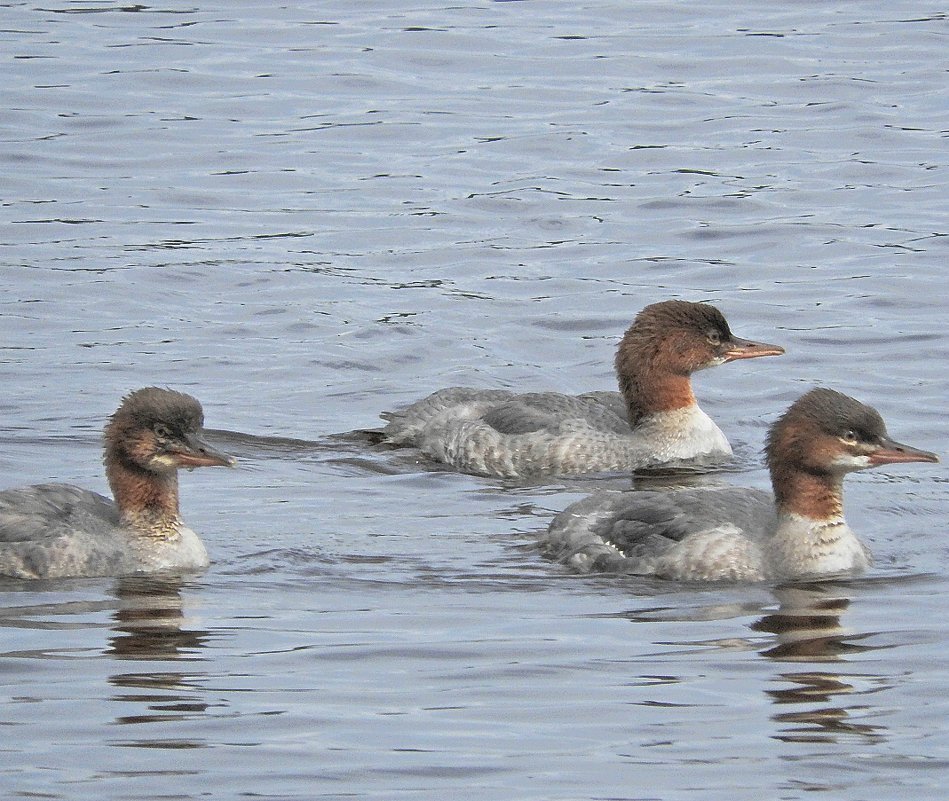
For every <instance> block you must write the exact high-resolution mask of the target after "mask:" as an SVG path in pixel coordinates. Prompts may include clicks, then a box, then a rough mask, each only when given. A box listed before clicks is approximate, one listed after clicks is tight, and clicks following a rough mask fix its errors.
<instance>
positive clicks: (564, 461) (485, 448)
mask: <svg viewBox="0 0 949 801" xmlns="http://www.w3.org/2000/svg"><path fill="white" fill-rule="evenodd" d="M782 353H784V348H782V347H779V346H778V345H768V344H764V343H757V342H751V341H750V340H747V339H740V338H739V337H736V336H734V335H733V334H732V332H731V330H730V329H729V327H728V323H727V321H726V320H725V317H724V316H723V315H722V313H721V312H720V311H718V309H716V308H715V307H714V306H710V305H708V304H707V303H692V302H689V301H684V300H667V301H663V302H661V303H654V304H652V305H650V306H646V307H645V308H644V309H643V310H642V311H641V312H640V313H639V314H638V315H637V316H636V319H635V320H634V321H633V323H632V325H631V326H630V327H629V329H628V330H627V331H626V333H625V335H624V336H623V339H622V341H621V342H620V344H619V347H618V349H617V352H616V361H615V365H616V374H617V377H618V379H619V387H620V391H619V392H588V393H585V394H583V395H562V394H560V393H556V392H532V393H527V394H520V395H519V394H515V393H513V392H508V391H506V390H479V389H469V388H467V387H451V388H449V389H443V390H440V391H438V392H435V393H434V394H432V395H430V396H429V397H427V398H424V399H423V400H420V401H418V402H416V403H414V404H412V405H411V406H409V407H407V408H405V409H403V410H401V411H398V412H388V413H384V414H383V415H382V417H383V419H386V420H388V421H389V423H388V425H387V426H386V427H385V429H384V430H383V432H382V439H383V441H384V442H388V443H389V444H392V445H401V446H414V447H417V448H419V449H420V450H421V451H422V452H423V453H424V454H426V455H427V456H430V457H432V458H434V459H436V460H438V461H440V462H444V463H445V464H449V465H451V466H452V467H455V468H456V469H458V470H460V471H462V472H464V473H474V474H476V475H486V476H506V477H529V476H539V475H579V474H582V473H592V472H601V471H616V470H622V471H626V470H637V469H645V468H657V467H681V466H692V467H700V466H711V465H716V464H720V463H721V462H723V461H724V460H726V459H728V458H729V457H730V456H731V455H732V449H731V446H730V445H729V444H728V440H727V439H726V438H725V435H724V434H723V433H722V432H721V430H720V429H719V427H718V426H717V425H715V423H714V422H712V420H711V418H710V417H709V416H708V415H707V414H705V412H703V411H702V410H701V409H700V408H699V406H698V404H697V403H696V400H695V395H694V394H693V392H692V382H691V375H692V373H694V372H695V371H696V370H702V369H705V368H706V367H714V366H716V365H719V364H725V363H727V362H732V361H737V360H739V359H754V358H757V357H759V356H778V355H780V354H782Z"/></svg>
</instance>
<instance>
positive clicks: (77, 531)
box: [0, 387, 235, 579]
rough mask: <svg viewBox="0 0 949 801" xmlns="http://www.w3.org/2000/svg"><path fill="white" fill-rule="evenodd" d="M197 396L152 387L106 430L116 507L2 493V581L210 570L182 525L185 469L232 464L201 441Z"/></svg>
mask: <svg viewBox="0 0 949 801" xmlns="http://www.w3.org/2000/svg"><path fill="white" fill-rule="evenodd" d="M203 425H204V412H203V410H202V408H201V404H200V403H199V402H198V401H197V400H196V399H195V398H193V397H191V396H190V395H187V394H185V393H183V392H176V391H174V390H171V389H164V388H160V387H145V388H143V389H138V390H135V391H134V392H131V393H129V394H128V395H126V396H125V397H124V398H123V399H122V402H121V405H120V406H119V407H118V409H117V410H116V412H115V413H114V414H113V415H112V416H111V418H110V419H109V422H108V424H107V425H106V427H105V434H104V453H103V461H104V463H105V473H106V477H107V479H108V482H109V486H110V487H111V489H112V494H113V496H114V498H115V500H114V501H113V500H110V499H109V498H106V497H105V496H103V495H100V494H98V493H96V492H91V491H89V490H85V489H81V488H79V487H75V486H72V485H69V484H52V483H49V484H35V485H32V486H28V487H19V488H15V489H7V490H4V491H2V492H0V575H2V576H10V577H13V578H19V579H51V578H64V577H71V576H124V575H131V574H138V573H155V572H159V571H175V572H192V571H199V570H203V569H204V568H206V567H207V566H208V565H209V559H208V552H207V550H206V548H205V546H204V544H203V543H202V542H201V539H200V538H199V537H198V535H197V534H195V532H194V531H192V530H191V529H190V528H188V527H187V526H186V525H185V524H184V522H183V521H182V519H181V514H180V512H179V508H178V470H179V469H181V468H184V469H187V470H191V469H192V468H195V467H213V466H222V467H231V466H233V465H234V464H235V460H234V459H233V458H232V457H230V456H228V455H227V454H224V453H221V452H219V451H217V450H215V449H214V448H212V447H211V446H210V445H208V444H207V443H206V442H205V441H204V440H203V439H202V428H203Z"/></svg>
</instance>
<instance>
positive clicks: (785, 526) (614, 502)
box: [541, 388, 939, 582]
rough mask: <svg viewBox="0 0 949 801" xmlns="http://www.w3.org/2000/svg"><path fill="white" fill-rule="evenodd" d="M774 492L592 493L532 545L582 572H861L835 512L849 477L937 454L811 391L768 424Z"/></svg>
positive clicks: (817, 575)
mask: <svg viewBox="0 0 949 801" xmlns="http://www.w3.org/2000/svg"><path fill="white" fill-rule="evenodd" d="M765 453H766V457H767V464H768V469H769V472H770V476H771V485H772V488H773V494H771V493H768V492H765V491H763V490H760V489H753V488H743V487H733V486H727V485H718V486H699V487H688V488H683V489H677V490H670V491H659V490H635V489H634V490H626V491H619V492H608V491H601V492H598V493H594V494H593V495H590V496H589V497H587V498H584V499H582V500H580V501H577V502H576V503H573V504H571V505H570V506H568V507H567V508H566V509H565V510H564V511H563V512H561V513H560V514H558V515H557V516H556V517H554V519H553V521H552V522H551V524H550V526H549V528H548V530H547V533H546V535H545V536H544V537H543V538H542V540H541V548H542V550H544V551H545V552H546V553H547V555H548V556H550V557H551V558H553V559H556V560H558V561H560V562H562V563H565V564H567V565H569V566H570V567H572V568H574V569H575V570H578V571H581V572H594V571H596V572H601V571H602V572H620V573H629V574H637V575H643V576H655V577H658V578H661V579H668V580H672V581H693V582H694V581H703V582H712V581H731V582H759V581H777V582H782V581H802V580H808V581H809V580H820V579H828V578H835V577H849V576H854V575H859V574H860V573H862V572H864V571H865V570H867V568H869V567H870V566H871V564H872V556H871V554H870V550H869V548H868V547H867V546H866V544H865V543H863V542H862V541H861V540H860V539H859V538H858V537H857V535H856V534H855V533H854V532H853V530H851V528H850V527H849V526H848V525H847V522H846V520H845V519H844V513H843V479H844V476H846V475H847V474H848V473H851V472H854V471H857V470H865V469H868V468H874V467H880V466H881V465H888V464H903V463H907V462H938V461H939V457H938V456H937V455H936V454H935V453H931V452H929V451H924V450H920V449H918V448H914V447H912V446H910V445H904V444H901V443H899V442H896V441H895V440H893V439H891V438H890V436H889V434H887V430H886V425H885V423H884V421H883V418H882V417H881V416H880V414H879V412H877V411H876V409H874V408H873V407H872V406H867V405H865V404H863V403H861V402H860V401H857V400H855V399H854V398H851V397H850V396H848V395H844V394H843V393H840V392H837V391H836V390H832V389H828V388H816V389H812V390H810V391H809V392H807V393H805V394H804V395H802V396H801V397H800V398H798V399H797V400H796V401H795V402H794V403H792V404H791V406H790V407H789V408H788V409H787V411H786V412H785V413H784V414H783V415H782V416H781V417H780V418H779V419H778V420H777V421H776V422H775V423H774V424H773V425H772V426H771V428H770V430H769V432H768V436H767V444H766V447H765Z"/></svg>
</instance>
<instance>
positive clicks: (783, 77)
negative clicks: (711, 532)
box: [0, 0, 949, 801]
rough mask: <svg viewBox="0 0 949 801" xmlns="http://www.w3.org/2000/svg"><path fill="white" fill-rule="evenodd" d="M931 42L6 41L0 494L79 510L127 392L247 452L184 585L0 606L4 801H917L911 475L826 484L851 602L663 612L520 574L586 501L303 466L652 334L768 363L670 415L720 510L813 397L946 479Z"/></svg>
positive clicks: (936, 654) (452, 14)
mask: <svg viewBox="0 0 949 801" xmlns="http://www.w3.org/2000/svg"><path fill="white" fill-rule="evenodd" d="M936 8H937V7H936V6H934V5H932V4H923V3H916V2H899V1H897V2H889V3H880V2H852V3H810V2H808V3H785V4H766V5H762V4H760V3H750V2H740V1H736V2H708V3H688V4H687V3H660V2H654V3H652V2H643V3H639V2H637V3H623V2H590V3H570V4H565V3H544V2H540V1H539V0H536V1H534V2H495V3H492V2H478V3H464V4H455V5H451V6H446V5H445V4H442V3H433V2H427V0H419V2H415V3H411V4H405V3H395V2H366V3H351V2H320V3H315V2H312V3H296V4H289V6H280V5H275V4H267V3H257V4H254V3H245V2H228V3H224V2H218V3H216V4H215V3H203V2H199V3H191V4H172V5H164V6H150V5H149V6H143V5H127V6H121V5H113V4H110V3H109V2H54V3H45V4H36V3H32V2H6V3H2V4H0V43H2V44H0V57H2V63H3V67H4V70H3V74H4V78H3V81H2V83H0V97H2V107H3V109H4V111H3V114H2V115H0V142H2V147H0V170H2V175H3V178H2V181H0V187H2V188H0V245H2V247H0V275H2V277H3V293H2V295H0V382H2V384H0V386H2V390H0V405H2V409H0V410H2V422H0V468H2V475H3V483H4V485H11V486H12V485H16V484H21V483H28V482H31V481H37V480H43V479H56V480H62V481H70V482H76V483H79V484H82V485H84V486H88V487H90V488H94V489H98V490H105V481H104V478H103V477H102V475H101V465H100V452H99V432H100V430H101V427H102V424H103V422H104V420H105V418H106V417H107V416H108V414H109V413H111V411H112V410H113V409H114V408H115V406H116V405H117V402H118V400H119V398H120V397H121V396H122V394H123V393H125V392H127V391H128V390H129V389H132V388H135V387H138V386H142V385H146V384H158V385H168V386H173V387H176V388H179V389H184V390H186V391H189V392H191V393H193V394H195V395H196V396H198V397H199V398H200V399H201V400H202V401H203V403H204V407H205V414H206V418H207V423H208V425H209V426H210V427H212V428H215V429H224V430H229V431H239V432H245V433H248V434H254V435H257V436H258V437H263V438H267V439H254V438H250V437H246V436H243V437H242V436H234V435H227V434H220V435H218V436H219V442H220V444H221V445H222V447H226V448H228V449H230V450H231V451H232V452H234V453H235V454H236V455H237V456H238V457H239V458H240V460H241V468H240V469H239V470H234V471H225V470H203V471H196V472H194V473H190V474H184V475H183V476H182V488H183V507H184V512H185V515H186V517H187V519H188V522H189V523H190V524H191V525H192V527H193V528H195V529H196V530H198V531H200V532H201V533H202V534H203V537H204V539H205V541H206V543H207V545H208V549H209V551H210V552H211V556H212V559H213V562H214V563H213V565H212V567H211V569H210V570H209V571H208V572H207V573H206V574H204V575H202V576H196V577H186V578H184V579H182V580H180V581H179V580H172V579H147V580H146V579H129V580H121V581H117V580H102V579H82V580H70V581H60V582H49V583H44V582H36V583H18V582H13V581H9V580H7V581H5V582H4V583H2V584H0V619H2V624H3V638H2V639H3V647H2V656H0V680H2V695H0V727H2V729H0V730H2V731H3V732H4V737H3V744H2V746H0V787H2V788H3V792H2V794H3V796H4V797H9V798H25V797H41V798H56V799H76V798H97V799H153V798H162V799H167V798H188V799H190V798H215V799H217V798H220V799H230V798H242V797H259V798H268V799H313V798H321V799H324V798H325V799H334V798H378V799H387V800H389V799H432V798H465V799H475V800H481V799H485V800H488V799H498V801H501V800H504V799H537V800H538V801H541V800H543V801H548V800H550V799H591V800H592V799H607V798H608V799H637V800H640V799H664V800H669V801H673V800H674V799H700V798H728V799H735V800H737V801H740V800H741V799H749V800H751V799H754V801H760V799H766V798H768V799H769V798H775V799H776V798H781V799H804V798H807V799H813V798H815V797H818V798H833V799H869V798H872V799H902V798H907V797H912V798H915V799H929V798H932V799H937V798H942V797H943V793H944V787H945V785H946V783H947V780H949V738H947V733H946V727H945V719H946V714H947V712H949V708H947V702H946V698H947V697H949V664H947V657H946V653H947V649H946V639H947V635H949V626H947V625H945V624H946V620H947V616H946V614H945V600H944V599H945V598H946V596H947V593H949V582H947V581H946V574H947V571H949V552H947V551H949V549H947V546H946V539H945V533H946V523H947V517H949V510H947V506H946V501H945V497H946V493H945V483H944V481H945V479H944V473H945V471H944V467H943V466H941V465H906V466H899V465H896V466H892V467H890V468H885V469H882V470H878V471H875V472H873V473H868V474H863V475H859V476H855V477H853V478H851V479H850V480H849V481H848V494H847V510H848V518H849V520H850V522H851V525H852V526H853V527H854V528H855V529H856V530H858V531H859V532H861V534H862V535H863V536H864V537H865V539H866V540H867V541H868V542H869V543H870V545H871V546H872V548H873V550H874V553H875V555H876V558H877V564H876V566H875V568H874V569H873V571H872V572H871V573H870V574H869V575H868V576H867V577H866V578H863V579H860V580H854V581H851V582H847V583H833V584H825V585H808V586H798V587H771V586H755V587H711V588H709V587H674V586H668V585H664V584H662V583H658V582H647V581H643V580H639V579H630V578H618V577H596V576H594V577H578V576H575V575H571V574H570V573H568V572H567V571H566V570H565V569H564V568H562V567H560V566H558V565H555V564H551V563H548V562H546V561H544V560H543V559H542V558H541V557H540V556H539V555H538V553H537V552H536V551H535V550H534V548H533V543H534V540H535V538H536V535H537V533H538V532H539V531H541V530H543V529H544V528H545V527H546V525H547V523H548V522H549V520H550V518H551V517H552V515H553V514H554V513H555V512H557V511H559V510H560V509H562V508H563V507H564V506H566V505H567V504H568V503H570V502H571V501H573V500H575V499H577V498H579V497H581V496H583V495H584V494H586V493H587V492H589V491H590V490H591V489H592V488H593V487H594V486H597V485H598V484H600V483H603V482H602V481H596V480H581V481H571V482H564V481H552V482H549V483H545V484H539V485H518V484H515V483H511V482H505V481H496V480H490V479H481V478H475V477H470V476H462V475H456V474H453V473H450V472H446V471H440V470H436V469H432V467H431V465H428V464H425V463H420V462H417V461H416V460H415V459H414V458H413V455H412V454H411V453H405V452H391V451H385V450H379V449H372V448H369V447H367V446H366V445H365V444H364V443H363V442H361V441H359V440H358V439H353V438H346V437H332V436H328V435H331V434H336V433H339V432H347V431H351V430H354V429H361V428H371V427H373V426H375V425H377V424H378V414H379V412H380V411H383V410H386V409H392V408H394V407H397V406H400V405H403V404H405V403H408V402H410V401H412V400H414V399H416V398H418V397H420V396H421V395H423V394H425V393H427V392H429V391H431V390H434V389H437V388H439V387H443V386H449V385H454V384H466V385H472V386H481V387H499V388H523V389H560V390H563V391H568V392H581V391H585V390H589V389H609V388H612V387H613V385H614V379H613V376H612V366H611V362H612V352H613V349H614V347H615V344H616V342H617V340H618V337H619V335H620V334H621V333H622V331H623V329H624V328H625V327H626V325H627V324H628V323H629V320H630V319H631V317H632V316H633V314H634V313H635V312H636V311H638V310H639V309H640V308H641V307H642V306H644V305H645V304H647V303H650V302H653V301H656V300H661V299H664V298H668V297H683V298H688V299H692V300H711V301H713V302H715V303H716V304H717V305H718V306H719V307H720V308H721V309H722V310H723V311H724V312H725V313H726V314H727V315H728V317H729V320H730V321H731V323H732V326H733V328H734V329H735V331H736V332H737V333H738V334H740V335H743V336H747V337H752V338H759V339H763V340H765V341H773V342H780V343H781V344H783V345H784V346H785V347H786V348H787V355H786V356H784V357H782V358H781V359H780V360H778V359H765V360H760V361H754V362H749V363H739V364H734V365H728V366H726V367H723V368H721V369H719V370H714V371H710V372H708V373H704V374H701V375H699V376H697V380H696V385H697V392H698V393H699V395H700V398H701V401H702V404H703V406H704V407H705V408H706V409H707V410H708V411H709V412H710V414H712V416H713V417H715V418H716V420H718V421H719V423H720V425H721V427H722V428H723V429H724V430H725V431H726V432H727V433H728V435H729V437H730V438H731V439H732V441H733V443H735V444H736V450H737V451H738V453H739V454H740V455H741V456H742V463H743V464H744V465H745V467H744V468H743V469H742V470H741V471H739V472H737V473H733V474H730V475H727V476H725V477H724V480H729V481H736V482H744V483H748V484H753V485H755V486H766V484H767V477H766V475H765V474H764V472H763V471H762V470H761V468H760V466H759V465H760V459H759V450H760V446H761V443H762V439H763V436H764V432H765V430H766V427H767V425H768V423H769V422H770V421H771V420H773V419H774V417H775V416H776V415H777V414H778V413H779V412H780V411H781V410H782V409H783V408H784V407H785V406H786V405H787V404H788V403H789V402H790V401H791V400H792V399H793V398H795V397H797V396H798V395H799V394H800V393H801V392H802V391H803V390H804V389H806V388H808V387H810V386H812V385H814V384H816V383H820V384H824V385H829V386H833V387H835V388H837V389H840V390H842V391H844V392H847V393H849V394H853V395H855V396H857V397H858V398H860V399H862V400H864V401H867V402H869V403H872V404H873V405H875V406H876V407H877V408H878V409H880V411H881V412H882V413H883V415H884V417H885V418H886V419H887V421H888V423H889V427H890V431H891V433H892V434H893V435H894V436H895V437H897V438H898V439H901V440H904V441H907V442H910V443H912V444H915V445H918V446H920V447H924V448H929V449H932V450H935V451H938V452H940V453H941V454H943V455H944V456H945V455H946V454H947V447H946V441H947V424H946V419H945V414H944V400H945V398H946V394H947V384H949V382H947V377H946V364H947V337H946V333H945V308H946V302H947V295H949V293H947V290H946V277H945V276H946V272H945V270H946V262H947V255H949V237H947V234H949V230H947V225H946V220H947V211H949V202H947V189H949V158H947V133H949V123H947V109H949V86H947V66H946V65H947V61H946V53H947V52H949V17H947V15H946V14H945V13H944V12H941V11H939V12H938V13H937V12H936V10H935V9H936ZM610 483H611V484H613V485H623V484H624V483H628V481H627V480H624V479H619V478H614V479H610Z"/></svg>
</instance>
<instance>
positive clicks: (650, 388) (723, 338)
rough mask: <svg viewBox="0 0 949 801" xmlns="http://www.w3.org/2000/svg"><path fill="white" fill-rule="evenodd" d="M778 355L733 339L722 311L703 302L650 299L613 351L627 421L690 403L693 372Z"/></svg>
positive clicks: (770, 348)
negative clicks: (649, 303)
mask: <svg viewBox="0 0 949 801" xmlns="http://www.w3.org/2000/svg"><path fill="white" fill-rule="evenodd" d="M782 353H784V348H782V347H780V346H778V345H768V344H765V343H758V342H751V341H750V340H747V339H741V338H739V337H736V336H735V335H734V334H732V332H731V329H729V327H728V322H727V321H726V320H725V317H724V315H723V314H722V313H721V312H720V311H719V310H718V309H716V308H715V307H714V306H709V305H708V304H707V303H692V302H690V301H686V300H667V301H663V302H661V303H653V304H652V305H650V306H647V307H646V308H644V309H643V310H642V311H641V312H640V313H639V314H638V315H637V316H636V319H635V320H633V324H632V325H631V326H630V327H629V329H628V330H627V331H626V333H625V335H624V336H623V339H622V340H621V341H620V344H619V348H618V349H617V352H616V374H617V378H618V379H619V386H620V392H622V393H623V396H624V397H625V399H626V404H627V407H628V409H629V416H630V424H631V425H635V424H636V423H637V422H638V420H639V419H640V418H641V417H642V416H644V415H646V414H651V413H653V412H658V411H671V410H673V409H680V408H683V407H685V406H688V405H690V404H692V403H695V396H694V395H693V394H692V385H691V382H690V380H689V377H690V376H691V375H692V373H694V372H695V371H696V370H702V369H704V368H706V367H714V366H715V365H719V364H725V363H727V362H731V361H736V360H738V359H753V358H756V357H758V356H778V355H780V354H782Z"/></svg>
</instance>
